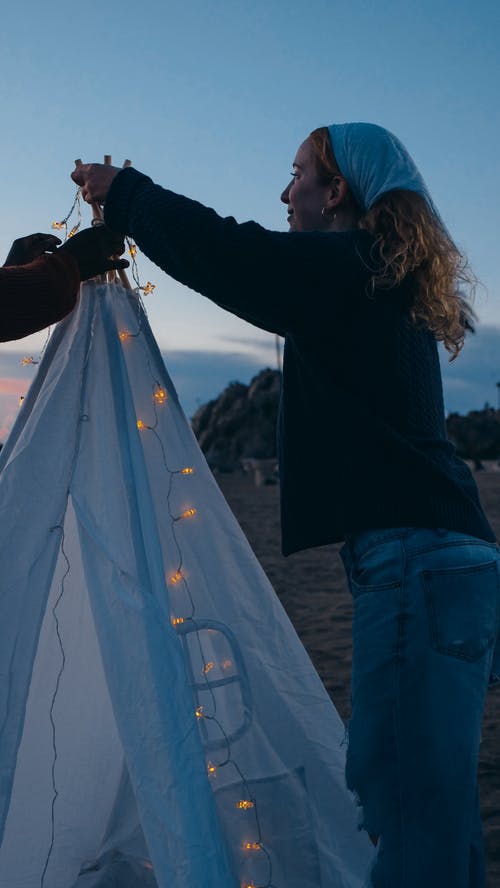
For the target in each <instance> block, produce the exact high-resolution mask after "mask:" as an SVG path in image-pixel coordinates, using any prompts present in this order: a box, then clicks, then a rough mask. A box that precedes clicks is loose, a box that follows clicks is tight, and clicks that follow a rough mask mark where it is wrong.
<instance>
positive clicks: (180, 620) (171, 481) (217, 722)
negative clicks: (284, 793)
mask: <svg viewBox="0 0 500 888" xmlns="http://www.w3.org/2000/svg"><path fill="white" fill-rule="evenodd" d="M80 200H81V195H80V189H78V191H77V193H76V197H75V200H74V202H73V205H72V207H71V209H70V211H69V213H68V214H67V216H66V217H65V218H64V219H62V220H61V221H59V222H54V223H52V227H53V228H54V229H56V230H58V231H63V230H64V232H65V235H66V237H67V238H69V237H73V236H74V234H76V232H77V231H78V229H79V227H80V225H81V218H82V216H81V207H80ZM75 212H76V214H77V219H76V222H75V224H74V225H73V226H72V227H71V228H70V230H69V231H68V227H69V222H70V219H71V217H72V215H73V213H75ZM94 221H96V220H94ZM126 242H127V247H128V254H129V256H130V259H131V272H132V277H133V280H134V284H135V289H134V290H133V292H134V294H135V296H136V301H135V304H136V307H137V314H136V329H134V330H129V329H122V330H118V336H119V339H120V342H121V344H122V347H123V348H124V349H128V348H130V347H132V344H133V343H134V341H135V342H138V341H139V340H141V339H142V335H141V334H143V332H144V329H143V328H144V323H143V322H144V319H145V318H146V317H147V315H146V311H145V308H144V305H143V303H142V299H141V294H144V295H148V294H150V293H152V292H153V290H154V289H155V285H154V284H152V283H151V282H150V281H148V282H147V283H146V284H145V285H144V286H143V285H142V284H141V283H140V278H139V271H138V267H137V261H136V256H137V246H136V244H135V243H134V242H133V241H132V240H131V239H130V238H127V239H126ZM105 279H106V280H107V281H108V282H113V281H115V282H116V274H115V272H108V273H107V275H106V278H105ZM122 280H123V279H122ZM45 345H46V344H45ZM143 347H144V346H143ZM44 348H45V346H44ZM42 353H43V352H42ZM146 354H147V359H146V363H147V366H148V370H149V373H150V375H151V380H152V386H151V407H152V412H153V418H152V420H151V421H146V419H145V418H141V417H136V426H137V430H138V432H139V433H140V434H141V435H152V436H153V437H154V439H155V441H156V442H157V445H158V447H159V448H160V453H161V461H162V463H163V466H164V469H165V472H166V474H167V485H166V494H165V503H166V513H167V521H168V523H169V525H170V535H171V539H172V541H173V548H174V550H175V553H176V558H175V561H174V566H173V569H171V570H170V571H169V572H168V574H167V575H166V577H165V582H166V588H167V595H168V599H169V607H170V608H171V616H170V621H171V624H172V627H173V628H174V629H175V630H176V631H177V633H178V634H179V636H180V638H181V639H182V637H186V636H187V633H189V634H191V635H192V636H194V639H195V643H196V646H197V649H198V654H199V658H200V663H201V664H202V668H201V680H202V684H203V685H204V687H205V690H206V692H207V693H208V695H209V700H210V706H207V705H206V704H205V703H204V704H203V705H198V706H196V705H194V713H193V715H194V717H195V718H196V720H197V721H198V722H199V724H200V726H201V725H202V724H203V723H206V724H208V725H211V726H213V727H214V728H215V730H216V732H217V733H218V735H219V741H218V743H217V746H219V747H220V748H221V749H222V754H221V755H220V757H218V758H217V757H216V756H215V755H212V758H213V759H217V760H215V761H212V760H211V759H208V753H207V756H206V758H207V765H206V767H207V776H208V778H209V780H210V781H215V780H216V779H217V775H218V773H219V772H220V771H221V770H222V769H223V768H228V767H230V768H232V769H233V770H234V773H235V775H236V776H237V781H236V782H237V785H238V784H239V787H240V790H239V791H238V792H236V795H237V798H236V801H235V802H234V811H235V815H236V816H237V817H238V818H241V835H242V838H241V845H240V846H239V851H240V852H243V854H244V861H245V862H246V863H250V864H251V860H252V859H255V860H256V862H257V863H258V871H259V872H262V870H263V869H265V870H266V871H267V876H266V877H265V878H264V880H262V878H259V880H258V881H255V880H254V879H253V878H252V877H250V878H249V877H248V876H247V875H245V877H244V878H243V881H241V882H240V888H277V886H276V885H275V884H274V883H273V880H272V878H273V866H272V859H271V854H270V851H269V849H268V848H267V847H266V844H265V842H264V837H263V833H262V828H261V821H260V817H259V810H258V804H257V799H256V798H255V795H254V793H253V792H252V790H251V788H250V784H249V782H248V780H247V778H246V777H245V775H244V772H243V769H242V768H241V766H240V764H239V763H238V762H237V761H236V759H235V757H234V755H233V748H232V743H231V737H230V734H229V733H228V731H227V730H226V729H225V727H224V725H223V724H222V721H221V717H220V716H219V714H218V707H217V698H216V694H215V692H214V687H213V685H212V683H211V680H210V673H211V672H212V670H213V669H214V668H215V665H216V664H215V662H214V661H213V660H211V659H210V658H209V657H207V656H206V654H205V651H204V647H203V641H202V630H203V626H204V624H205V623H206V621H204V620H203V619H202V618H201V617H200V616H198V614H197V609H196V606H195V600H194V596H193V594H192V591H191V587H190V583H189V579H188V577H189V569H188V568H187V567H186V566H185V563H184V557H183V551H182V548H181V545H180V542H179V539H178V534H177V527H178V525H179V523H181V522H182V523H183V522H185V521H190V520H191V519H198V518H199V517H200V513H199V510H198V508H197V507H196V506H194V505H190V506H189V507H187V508H183V509H182V510H181V511H180V512H178V511H175V510H174V509H173V507H172V497H173V493H174V486H175V482H176V481H177V480H178V479H179V480H182V479H189V478H190V477H192V476H193V475H194V474H195V469H194V467H193V466H189V465H186V466H181V467H180V468H173V467H171V466H170V465H169V462H168V460H167V454H166V449H165V446H164V442H163V440H162V437H161V435H160V433H159V426H160V413H161V412H162V411H163V410H165V409H168V404H169V400H170V398H169V394H168V392H167V391H166V389H165V387H164V385H163V384H162V383H161V381H160V380H159V379H158V377H157V374H155V372H154V371H153V368H152V367H151V362H150V359H149V355H148V352H147V347H146ZM39 360H40V359H39ZM22 363H23V365H24V366H26V365H28V364H34V363H38V361H35V360H34V359H33V358H32V357H31V358H30V357H26V358H23V361H22ZM85 418H87V419H88V416H86V417H85ZM53 529H55V528H53ZM61 530H62V527H61ZM61 548H62V555H63V558H65V559H66V565H67V569H66V572H65V573H64V576H63V578H62V581H61V584H62V588H61V592H60V594H59V596H58V598H57V602H56V605H55V606H54V609H53V612H54V611H55V608H56V607H57V604H58V603H59V601H60V599H61V597H62V594H63V593H64V583H65V580H66V577H67V575H68V573H69V569H70V565H69V562H68V559H67V555H66V553H65V551H64V535H63V536H62V540H61ZM169 588H170V590H171V594H172V593H173V594H174V596H175V598H176V601H177V605H178V606H177V607H176V608H175V610H176V612H175V613H174V609H173V608H172V603H171V601H170V599H171V594H170V595H169V594H168V589H169ZM181 591H182V592H183V596H182V597H181V595H180V594H179V593H181ZM181 599H182V600H181ZM54 616H55V618H56V614H54ZM56 631H57V637H58V640H59V645H60V648H61V651H62V657H63V663H62V666H61V669H60V672H59V676H58V679H57V687H58V686H59V682H60V678H61V674H62V669H63V668H64V649H63V646H62V639H61V637H60V632H59V625H58V624H57V625H56ZM184 649H185V651H186V656H188V657H189V653H188V649H187V647H184ZM220 666H221V668H222V669H223V670H224V669H227V668H230V667H231V666H232V661H231V659H229V658H226V659H225V660H224V661H223V662H222V663H221V664H220ZM196 687H199V686H198V685H196ZM56 693H57V688H56V691H55V693H54V698H55V694H56ZM193 693H196V688H195V687H193ZM54 698H53V700H52V705H51V719H52V712H53V706H54ZM196 702H197V701H195V703H196ZM52 728H53V748H54V761H53V767H52V784H53V802H52V839H51V845H50V849H49V852H48V855H47V859H46V862H45V867H44V871H43V875H42V879H41V888H44V879H45V875H46V872H47V869H48V864H49V860H50V856H51V853H52V850H53V846H54V806H55V802H56V799H57V795H58V791H57V787H56V782H55V765H56V759H57V749H56V744H55V725H54V724H53V725H52ZM202 742H203V737H202ZM231 786H233V784H231ZM254 855H255V857H254Z"/></svg>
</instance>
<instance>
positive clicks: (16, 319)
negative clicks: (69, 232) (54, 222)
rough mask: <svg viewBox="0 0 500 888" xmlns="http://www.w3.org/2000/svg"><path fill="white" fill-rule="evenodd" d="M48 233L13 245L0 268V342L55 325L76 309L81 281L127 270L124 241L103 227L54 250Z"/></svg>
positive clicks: (56, 238)
mask: <svg viewBox="0 0 500 888" xmlns="http://www.w3.org/2000/svg"><path fill="white" fill-rule="evenodd" d="M60 243H61V241H60V240H59V238H58V237H55V236H54V235H52V234H29V235H27V236H26V237H21V238H18V239H17V240H15V241H14V243H13V244H12V247H11V249H10V251H9V255H8V256H7V259H6V260H5V265H4V266H3V268H0V305H1V324H0V342H6V341H8V340H11V339H20V338H21V337H23V336H28V335H29V334H30V333H35V332H36V331H37V330H42V329H43V328H44V327H47V326H48V325H49V324H54V323H56V321H60V320H61V319H62V318H63V317H65V315H67V314H69V312H70V311H72V309H73V308H74V307H75V304H76V299H77V296H78V291H79V288H80V281H84V280H87V279H88V278H90V277H94V276H95V275H98V274H102V273H103V272H105V271H110V270H111V269H118V268H127V266H128V264H129V263H128V262H127V261H126V260H125V259H116V258H115V259H113V258H111V257H112V256H116V255H118V254H120V253H123V250H124V243H123V237H121V236H120V235H116V234H115V233H114V232H112V231H109V229H107V228H106V227H105V226H104V225H101V226H98V227H95V228H87V229H85V230H84V231H80V232H79V233H78V234H76V235H74V237H72V238H70V239H69V240H67V241H66V243H65V244H63V246H62V247H60V248H59V249H57V246H58V244H60Z"/></svg>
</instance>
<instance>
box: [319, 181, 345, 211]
mask: <svg viewBox="0 0 500 888" xmlns="http://www.w3.org/2000/svg"><path fill="white" fill-rule="evenodd" d="M349 198H350V190H349V185H348V184H347V182H346V180H345V179H344V177H343V176H334V177H333V179H332V180H331V182H330V190H329V194H328V197H327V199H326V203H325V206H326V208H327V209H328V210H337V209H341V208H342V207H343V206H344V205H346V204H347V203H348V202H349Z"/></svg>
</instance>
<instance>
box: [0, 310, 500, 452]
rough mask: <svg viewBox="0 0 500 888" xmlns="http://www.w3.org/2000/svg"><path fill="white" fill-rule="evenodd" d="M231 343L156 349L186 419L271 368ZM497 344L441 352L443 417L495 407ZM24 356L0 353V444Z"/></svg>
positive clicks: (262, 356) (475, 343) (27, 376)
mask: <svg viewBox="0 0 500 888" xmlns="http://www.w3.org/2000/svg"><path fill="white" fill-rule="evenodd" d="M227 339H228V340H229V339H231V338H230V337H227ZM231 341H233V343H234V345H235V350H234V351H233V352H214V351H184V350H178V351H166V350H165V349H163V350H162V356H163V359H164V361H165V365H166V367H167V370H168V372H169V374H170V376H171V378H172V381H173V383H174V386H175V388H176V390H177V393H178V395H179V399H180V402H181V404H182V407H183V409H184V412H185V414H186V416H188V417H189V418H191V417H192V416H193V414H194V413H195V412H196V410H197V409H198V407H200V406H201V405H202V404H206V403H207V402H208V401H211V400H213V399H214V398H216V397H218V395H219V394H220V393H221V392H222V391H223V390H224V389H225V388H226V386H227V385H228V384H229V383H230V382H235V381H237V382H242V383H245V384H246V385H248V383H249V382H250V381H251V379H252V378H253V377H254V376H256V374H257V373H259V371H260V370H263V369H264V368H265V367H275V366H276V353H275V347H274V343H272V342H268V343H260V342H259V343H257V344H256V347H255V349H254V350H253V351H252V349H251V346H252V338H251V337H249V338H248V339H243V340H242V341H241V340H238V339H236V338H235V339H231ZM238 345H240V346H241V345H244V346H247V347H248V350H247V348H245V351H244V352H243V351H241V348H240V349H238V347H237V346H238ZM499 345H500V328H499V327H496V326H491V325H484V326H481V327H480V328H479V330H478V332H477V333H475V334H474V335H470V336H468V337H467V340H466V344H465V347H464V349H463V351H462V352H461V353H460V355H459V357H458V358H457V359H456V361H454V362H453V363H451V364H450V363H449V362H448V356H447V354H446V352H444V350H442V351H441V367H442V373H443V387H444V393H445V404H446V411H447V413H452V412H457V413H468V412H469V411H470V410H481V409H482V408H483V407H484V405H485V403H488V404H490V405H491V406H495V407H497V406H498V398H499V394H500V389H497V383H498V382H500V359H499V353H500V348H499ZM262 346H264V348H262ZM24 354H25V353H24V352H14V351H9V352H4V353H0V441H5V438H6V436H7V434H8V432H9V431H10V428H11V427H12V424H13V422H14V420H15V417H16V415H17V412H18V409H19V397H20V396H21V395H23V394H25V393H26V391H27V389H28V388H29V385H30V382H31V380H32V379H33V377H34V375H35V373H36V367H33V366H28V367H21V366H20V361H21V358H22V357H23V355H24ZM2 374H5V375H2Z"/></svg>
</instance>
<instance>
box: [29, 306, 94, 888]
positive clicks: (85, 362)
mask: <svg viewBox="0 0 500 888" xmlns="http://www.w3.org/2000/svg"><path fill="white" fill-rule="evenodd" d="M94 328H95V306H94V311H93V314H92V320H91V323H90V329H89V334H88V338H87V343H86V349H85V357H84V360H83V365H82V373H81V386H80V410H79V421H78V426H77V432H76V435H75V446H74V449H73V457H72V461H71V466H70V471H69V481H68V488H67V490H66V497H65V500H64V506H63V509H62V516H61V521H60V523H59V524H56V525H54V526H53V527H51V528H50V532H51V533H53V532H54V531H56V530H60V531H61V545H60V552H61V554H62V556H63V558H64V560H65V562H66V571H65V573H64V574H63V576H62V577H61V588H60V591H59V595H58V597H57V599H56V601H55V603H54V606H53V608H52V616H53V618H54V622H55V629H56V635H57V640H58V644H59V649H60V652H61V663H60V666H59V671H58V674H57V679H56V684H55V688H54V692H53V695H52V699H51V704H50V710H49V718H50V723H51V727H52V750H53V760H52V767H51V779H52V802H51V814H50V824H51V827H50V829H51V839H50V845H49V849H48V852H47V857H46V860H45V865H44V868H43V872H42V875H41V879H40V888H44V884H45V876H46V874H47V870H48V867H49V863H50V859H51V857H52V852H53V850H54V845H55V807H56V801H57V798H58V796H59V790H58V789H57V783H56V764H57V758H58V753H57V732H56V724H55V721H54V709H55V704H56V699H57V695H58V692H59V687H60V684H61V679H62V675H63V672H64V667H65V665H66V652H65V649H64V645H63V640H62V635H61V632H60V623H59V618H58V616H57V608H58V606H59V605H60V603H61V601H62V599H63V596H64V593H65V591H66V585H65V583H66V578H67V577H68V575H69V573H70V571H71V563H70V561H69V558H68V555H67V553H66V551H65V549H64V519H65V516H66V514H67V510H68V501H69V497H70V494H71V485H72V482H73V476H74V473H75V469H76V463H77V459H78V453H79V451H80V444H81V424H82V423H83V422H88V421H89V415H88V413H85V412H84V410H83V407H84V404H85V398H86V391H87V378H88V366H89V359H90V354H91V351H92V346H93V342H94Z"/></svg>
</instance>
